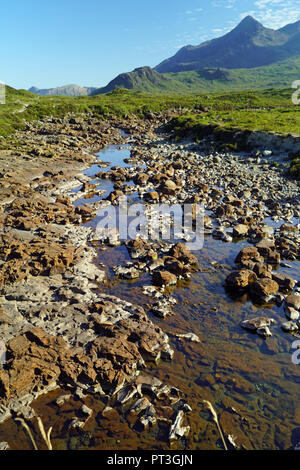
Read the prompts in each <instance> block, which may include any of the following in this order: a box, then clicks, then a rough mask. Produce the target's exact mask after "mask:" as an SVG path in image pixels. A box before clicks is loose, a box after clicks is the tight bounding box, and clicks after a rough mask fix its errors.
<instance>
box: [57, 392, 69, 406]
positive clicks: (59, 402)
mask: <svg viewBox="0 0 300 470" xmlns="http://www.w3.org/2000/svg"><path fill="white" fill-rule="evenodd" d="M71 396H72V395H71V394H68V395H60V396H59V397H58V398H56V400H55V404H56V405H57V406H62V405H64V404H65V403H66V402H67V401H68V400H70V398H71Z"/></svg>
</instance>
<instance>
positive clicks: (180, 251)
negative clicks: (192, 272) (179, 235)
mask: <svg viewBox="0 0 300 470" xmlns="http://www.w3.org/2000/svg"><path fill="white" fill-rule="evenodd" d="M168 254H169V255H170V256H173V257H174V258H177V259H178V260H179V261H181V262H182V263H184V264H189V265H196V264H197V263H198V260H197V258H196V256H195V255H193V254H192V253H191V251H190V250H189V249H188V248H187V246H186V245H184V243H177V244H176V245H174V246H173V247H172V248H171V249H170V251H169V253H168Z"/></svg>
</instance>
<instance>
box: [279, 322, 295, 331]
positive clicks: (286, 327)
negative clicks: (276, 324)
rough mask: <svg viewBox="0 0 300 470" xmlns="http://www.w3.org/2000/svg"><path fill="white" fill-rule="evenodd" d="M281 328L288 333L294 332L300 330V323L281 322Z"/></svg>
mask: <svg viewBox="0 0 300 470" xmlns="http://www.w3.org/2000/svg"><path fill="white" fill-rule="evenodd" d="M281 328H282V330H283V331H286V332H287V333H293V332H295V331H298V330H299V327H298V324H297V323H294V322H293V321H287V322H284V323H282V324H281Z"/></svg>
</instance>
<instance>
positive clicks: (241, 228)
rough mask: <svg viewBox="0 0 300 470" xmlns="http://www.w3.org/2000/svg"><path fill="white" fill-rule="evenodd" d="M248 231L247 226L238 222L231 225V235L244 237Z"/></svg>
mask: <svg viewBox="0 0 300 470" xmlns="http://www.w3.org/2000/svg"><path fill="white" fill-rule="evenodd" d="M248 232H249V226H248V225H243V224H238V225H235V227H233V236H234V237H235V238H240V237H245V236H246V235H247V234H248Z"/></svg>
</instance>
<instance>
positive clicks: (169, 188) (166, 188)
mask: <svg viewBox="0 0 300 470" xmlns="http://www.w3.org/2000/svg"><path fill="white" fill-rule="evenodd" d="M159 190H160V192H161V193H163V194H165V195H167V196H174V195H175V194H176V190H177V185H176V183H174V181H172V180H166V181H164V182H163V183H161V185H160V187H159Z"/></svg>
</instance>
